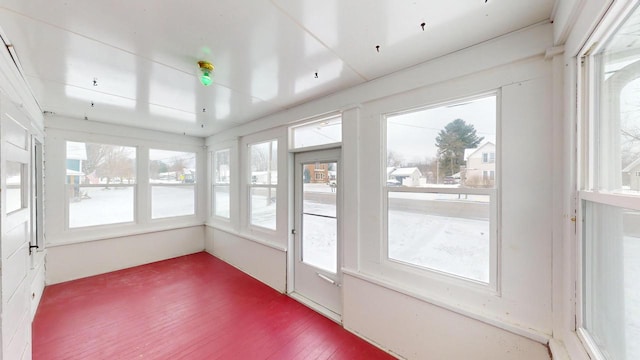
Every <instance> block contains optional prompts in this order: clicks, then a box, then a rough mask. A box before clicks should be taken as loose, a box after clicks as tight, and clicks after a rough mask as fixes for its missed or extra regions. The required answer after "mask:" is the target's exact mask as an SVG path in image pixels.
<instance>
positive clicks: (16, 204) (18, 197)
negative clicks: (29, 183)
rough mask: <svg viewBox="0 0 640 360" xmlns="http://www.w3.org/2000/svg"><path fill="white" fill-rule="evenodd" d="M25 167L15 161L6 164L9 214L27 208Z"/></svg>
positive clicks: (6, 211)
mask: <svg viewBox="0 0 640 360" xmlns="http://www.w3.org/2000/svg"><path fill="white" fill-rule="evenodd" d="M24 170H25V167H24V165H23V164H22V163H19V162H15V161H7V162H6V173H7V174H6V185H7V186H6V190H5V196H6V198H5V199H6V200H5V201H6V210H5V213H6V214H9V213H12V212H14V211H17V210H20V209H24V208H26V207H27V206H26V203H25V197H24V187H25V178H24V176H25V171H24Z"/></svg>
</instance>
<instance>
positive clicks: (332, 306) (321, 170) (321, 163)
mask: <svg viewBox="0 0 640 360" xmlns="http://www.w3.org/2000/svg"><path fill="white" fill-rule="evenodd" d="M339 185H340V149H331V150H321V151H313V152H305V153H299V154H296V155H295V184H294V189H295V197H294V198H295V231H294V234H295V236H294V254H295V255H294V258H295V260H294V271H293V278H294V279H293V283H294V286H293V287H294V289H293V291H294V294H295V295H298V296H297V298H299V299H300V300H301V301H303V302H305V303H306V304H307V305H309V306H311V307H313V308H315V309H316V310H318V311H320V312H321V313H323V314H325V315H327V316H329V317H330V318H332V319H334V320H336V321H339V320H340V316H341V313H342V293H341V288H340V286H341V281H342V273H341V271H340V269H341V266H342V264H341V262H342V261H341V250H340V249H341V245H340V240H341V239H340V233H341V231H340V229H341V226H340V186H339Z"/></svg>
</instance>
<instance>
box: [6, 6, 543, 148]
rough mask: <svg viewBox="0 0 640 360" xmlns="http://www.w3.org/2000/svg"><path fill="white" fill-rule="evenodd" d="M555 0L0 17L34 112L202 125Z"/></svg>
mask: <svg viewBox="0 0 640 360" xmlns="http://www.w3.org/2000/svg"><path fill="white" fill-rule="evenodd" d="M187 4H188V5H187ZM553 6H554V0H535V1H531V0H488V1H486V2H485V0H455V1H442V0H415V1H410V0H271V1H268V0H217V1H202V0H192V1H175V0H154V1H131V0H110V1H86V0H29V1H25V0H2V4H1V5H0V28H2V30H3V32H4V35H5V36H6V37H7V38H6V39H5V41H7V42H9V43H11V44H12V45H13V47H14V49H15V51H16V52H17V54H18V58H19V60H20V62H21V64H22V66H23V68H24V72H25V75H26V78H27V81H28V82H29V84H30V85H31V87H32V89H33V91H34V94H35V97H36V99H37V100H38V102H39V103H40V106H41V107H42V110H44V111H51V112H54V113H56V114H58V115H64V116H70V117H74V118H85V117H86V118H87V119H89V120H95V121H104V122H110V123H116V124H124V125H130V126H136V127H142V128H148V129H156V130H163V131H170V132H175V133H180V134H182V133H187V134H191V135H197V136H208V135H211V134H213V133H216V132H219V131H221V130H223V129H226V128H229V127H233V126H236V125H238V124H241V123H246V122H248V121H251V120H255V119H258V118H261V117H264V116H266V115H269V114H272V113H275V112H278V111H281V110H284V109H286V108H289V107H292V106H294V105H296V104H300V103H303V102H307V101H309V100H311V99H314V98H317V97H321V96H323V95H327V94H330V93H333V92H336V91H338V90H341V89H345V88H348V87H351V86H354V85H357V84H360V83H363V82H366V81H369V80H372V79H375V78H377V77H380V76H383V75H386V74H389V73H392V72H395V71H398V70H400V69H403V68H406V67H409V66H412V65H415V64H418V63H422V62H424V61H427V60H429V59H433V58H435V57H438V56H441V55H444V54H447V53H450V52H453V51H456V50H459V49H462V48H465V47H468V46H470V45H473V44H476V43H479V42H482V41H485V40H488V39H491V38H494V37H497V36H500V35H503V34H506V33H509V32H511V31H514V30H517V29H520V28H523V27H526V26H528V25H532V24H535V23H538V22H541V21H545V20H548V19H549V17H550V16H551V13H552V10H553ZM423 22H424V23H426V26H425V29H424V31H423V30H422V28H421V26H420V24H422V23H423ZM376 46H380V48H379V51H377V50H376ZM202 59H204V60H209V61H211V62H213V64H214V65H215V67H216V70H215V72H214V74H215V76H214V84H213V85H211V86H210V87H204V86H202V85H200V83H199V82H198V79H197V75H198V69H197V61H198V60H202ZM316 72H317V74H318V77H317V78H316V76H315V74H316ZM94 79H96V80H97V86H94V85H93V80H94ZM92 104H93V106H92Z"/></svg>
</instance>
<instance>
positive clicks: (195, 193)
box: [146, 146, 202, 222]
mask: <svg viewBox="0 0 640 360" xmlns="http://www.w3.org/2000/svg"><path fill="white" fill-rule="evenodd" d="M152 150H159V151H174V152H182V153H193V155H194V159H195V163H196V178H195V181H194V182H193V183H183V184H152V183H151V182H149V189H148V191H149V204H148V207H149V218H150V219H151V221H152V222H159V221H167V220H171V219H180V218H191V217H194V216H197V214H198V198H199V196H198V183H199V182H200V181H202V179H201V178H202V174H199V173H198V171H199V170H200V169H199V168H198V156H199V154H198V152H197V151H193V150H187V149H184V150H183V149H176V148H174V147H171V148H164V147H159V146H150V147H149V148H148V149H147V152H148V154H147V163H146V167H147V175H148V174H149V172H148V169H149V165H150V164H151V158H150V156H151V151H152ZM154 186H157V187H186V186H192V187H193V214H185V215H177V216H166V217H159V218H154V217H153V188H154Z"/></svg>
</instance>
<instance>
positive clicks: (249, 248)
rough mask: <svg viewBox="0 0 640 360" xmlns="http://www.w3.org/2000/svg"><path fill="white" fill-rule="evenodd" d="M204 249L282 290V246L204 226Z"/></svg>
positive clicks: (284, 253) (284, 282) (283, 288)
mask: <svg viewBox="0 0 640 360" xmlns="http://www.w3.org/2000/svg"><path fill="white" fill-rule="evenodd" d="M205 236H206V238H205V249H206V251H207V252H208V253H210V254H211V255H214V256H216V257H218V258H220V259H222V260H224V261H226V262H227V263H229V264H231V265H233V266H235V267H236V268H238V269H240V270H242V271H244V272H245V273H247V274H249V275H251V276H252V277H254V278H256V279H258V280H260V281H262V282H263V283H265V284H267V285H269V286H271V287H272V288H274V289H275V290H277V291H279V292H281V293H284V292H285V291H286V271H287V252H286V251H285V249H284V248H283V247H279V246H274V245H272V244H269V243H261V242H256V241H252V240H249V239H247V238H246V237H244V236H242V235H240V234H237V233H234V232H227V231H224V230H218V229H215V228H213V227H211V226H206V231H205Z"/></svg>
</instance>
